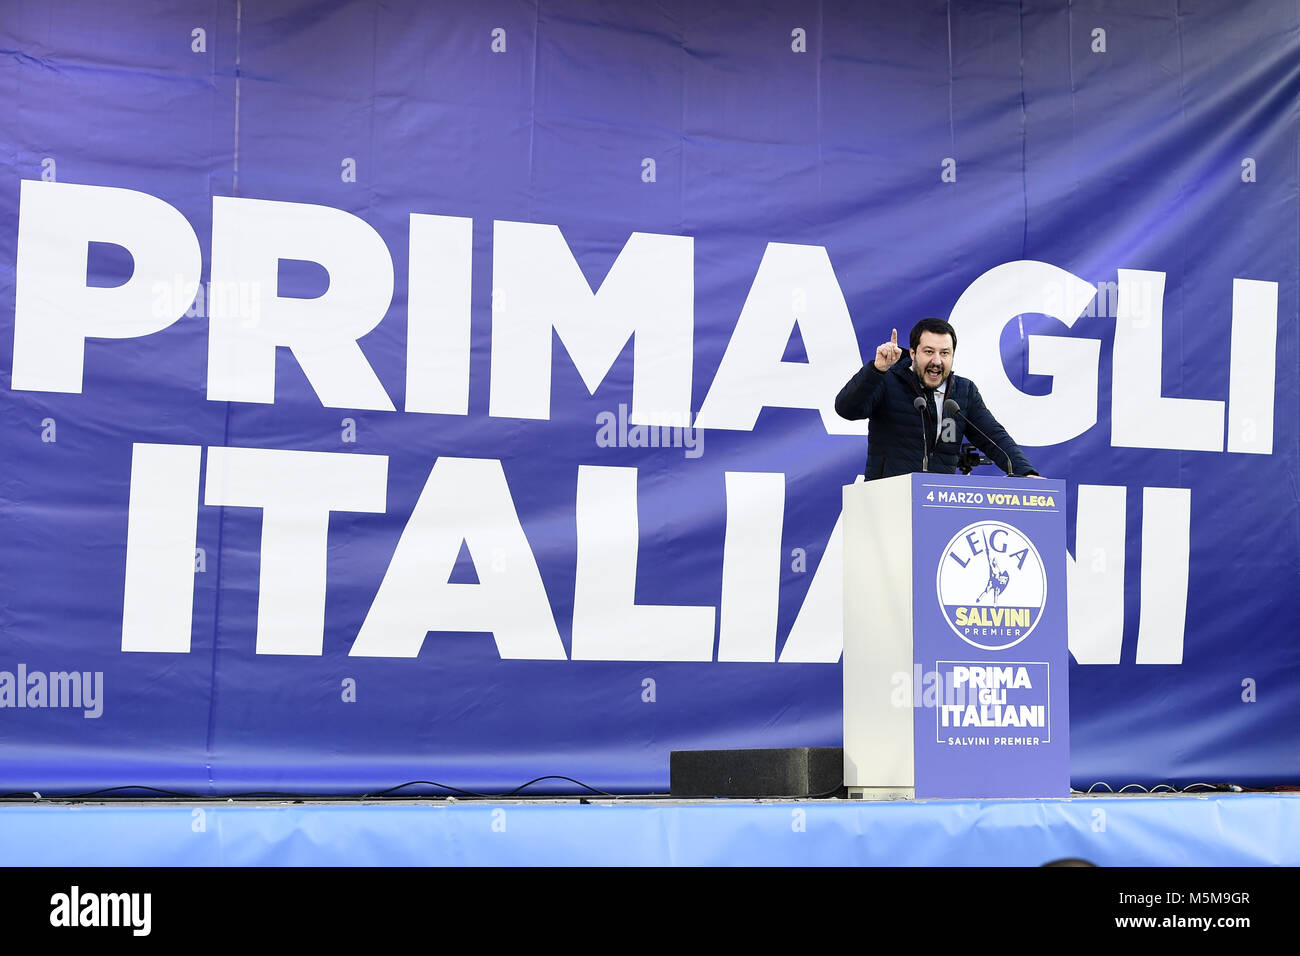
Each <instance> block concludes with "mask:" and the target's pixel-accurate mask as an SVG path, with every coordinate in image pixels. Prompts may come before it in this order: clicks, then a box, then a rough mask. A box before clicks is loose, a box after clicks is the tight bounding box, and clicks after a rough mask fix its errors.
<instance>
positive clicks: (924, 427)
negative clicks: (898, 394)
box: [912, 396, 930, 471]
mask: <svg viewBox="0 0 1300 956" xmlns="http://www.w3.org/2000/svg"><path fill="white" fill-rule="evenodd" d="M929 404H930V403H929V402H927V401H926V400H925V399H924V398H921V397H920V396H918V397H917V398H916V400H915V401H914V402H912V407H913V408H915V409H916V410H917V411H918V412H920V413H921V470H922V471H929V470H930V434H929V430H930V415H929V413H928V412H927V411H926V410H925V406H926V405H929Z"/></svg>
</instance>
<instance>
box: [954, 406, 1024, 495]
mask: <svg viewBox="0 0 1300 956" xmlns="http://www.w3.org/2000/svg"><path fill="white" fill-rule="evenodd" d="M943 410H944V411H945V412H947V413H948V414H949V415H960V416H961V417H962V418H963V419H965V421H966V424H967V425H969V426H970V427H971V428H973V429H975V431H977V432H979V434H980V437H981V438H983V439H984V440H985V441H986V442H988V443H989V445H991V446H992V447H994V448H996V449H997V450H998V451H1000V452H1002V457H1003V458H1005V459H1006V460H1007V464H1006V469H1005V470H1006V473H1007V477H1008V478H1010V477H1011V473H1012V472H1013V471H1015V469H1014V468H1012V467H1011V456H1010V455H1008V454H1007V453H1006V451H1005V450H1003V448H1002V446H1001V445H999V444H998V443H997V442H995V441H994V440H993V439H992V438H990V437H989V436H988V435H985V434H984V430H983V429H981V428H980V427H979V426H978V425H976V424H975V423H974V422H973V421H971V420H970V418H969V417H967V415H966V413H965V412H963V411H962V410H961V406H960V405H958V404H957V402H956V401H955V400H953V399H951V398H949V399H946V400H945V401H944V403H943ZM998 466H999V467H1001V463H1000V462H999V463H998Z"/></svg>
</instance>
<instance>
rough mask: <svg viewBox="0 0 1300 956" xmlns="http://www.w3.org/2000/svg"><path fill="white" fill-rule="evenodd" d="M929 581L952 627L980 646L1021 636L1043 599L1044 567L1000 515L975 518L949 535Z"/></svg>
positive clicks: (997, 645) (989, 647)
mask: <svg viewBox="0 0 1300 956" xmlns="http://www.w3.org/2000/svg"><path fill="white" fill-rule="evenodd" d="M935 583H936V586H937V588H938V591H939V607H940V609H941V610H942V611H943V616H944V619H945V620H947V622H948V626H949V627H951V628H952V629H953V633H955V634H956V635H957V636H958V637H960V638H961V639H962V640H963V641H965V642H966V643H967V644H970V645H972V646H973V647H978V648H982V649H983V650H986V651H1000V650H1002V649H1004V648H1007V647H1012V646H1014V645H1016V644H1019V643H1020V642H1021V641H1023V640H1024V639H1025V638H1026V637H1028V636H1029V635H1030V633H1031V632H1032V631H1033V629H1034V628H1035V627H1037V626H1038V621H1039V618H1041V617H1042V615H1043V607H1044V606H1045V605H1046V603H1047V572H1046V571H1045V570H1044V569H1043V559H1042V557H1041V556H1040V555H1039V553H1038V549H1037V548H1035V547H1034V543H1033V542H1032V541H1030V540H1029V539H1028V538H1027V537H1025V535H1024V534H1023V533H1022V532H1021V531H1020V530H1019V529H1017V528H1014V527H1012V526H1011V525H1009V524H1006V523H1004V522H1001V521H977V522H975V523H974V524H970V525H967V526H966V527H964V528H962V529H961V530H960V531H958V532H957V533H956V534H955V535H953V537H952V540H951V541H949V542H948V544H947V546H946V547H945V548H944V549H943V554H942V555H940V557H939V568H938V573H937V574H936V575H935Z"/></svg>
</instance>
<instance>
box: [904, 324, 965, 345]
mask: <svg viewBox="0 0 1300 956" xmlns="http://www.w3.org/2000/svg"><path fill="white" fill-rule="evenodd" d="M922 332H933V333H934V334H935V335H951V336H952V350H953V351H954V352H955V351H957V333H956V332H954V331H953V328H952V326H951V325H949V324H948V323H947V322H945V321H944V320H943V319H935V318H929V319H922V320H921V321H920V322H918V323H916V325H914V326H912V334H911V335H910V336H909V339H910V341H911V343H912V349H913V350H915V349H916V347H917V346H918V345H920V344H921V333H922Z"/></svg>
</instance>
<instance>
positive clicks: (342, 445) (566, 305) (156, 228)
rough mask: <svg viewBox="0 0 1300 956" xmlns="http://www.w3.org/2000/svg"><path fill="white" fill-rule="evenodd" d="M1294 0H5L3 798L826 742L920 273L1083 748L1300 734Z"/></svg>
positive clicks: (1278, 739)
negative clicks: (1052, 524)
mask: <svg viewBox="0 0 1300 956" xmlns="http://www.w3.org/2000/svg"><path fill="white" fill-rule="evenodd" d="M1298 27H1300V24H1298V23H1297V10H1296V7H1295V5H1294V4H1289V3H1282V2H1272V0H1249V2H1243V3H1234V4H1225V3H1214V2H1209V0H1199V2H1186V0H1182V2H1179V3H1177V4H1169V3H1157V2H1154V0H1141V2H1133V3H1124V4H1114V3H1108V2H1101V0H1093V2H1087V0H1085V2H1070V3H1067V2H1065V0H1056V2H1047V0H1026V2H1016V3H1012V2H992V0H985V2H974V0H970V2H947V3H945V2H932V3H928V4H927V3H885V2H872V3H853V2H847V0H845V2H831V0H826V2H821V3H812V4H809V3H805V2H793V0H789V2H785V0H774V2H768V3H762V4H758V3H738V2H708V0H704V2H692V3H677V2H669V3H658V4H654V5H648V6H628V5H626V4H615V3H608V2H598V0H567V2H566V0H535V2H529V3H526V2H522V0H520V2H507V0H500V2H486V3H479V4H473V5H465V4H456V3H450V2H439V3H419V2H415V0H411V2H400V3H385V4H379V3H373V2H371V3H364V2H337V3H325V4H322V3H307V2H288V0H285V2H268V3H256V2H248V3H245V2H242V0H218V2H207V3H187V2H179V0H178V2H173V3H167V2H151V3H142V4H137V5H134V6H133V9H131V10H122V9H116V8H115V9H111V10H110V9H108V8H104V7H102V6H100V5H95V4H89V3H83V2H72V0H56V2H51V3H40V4H37V3H31V4H20V3H15V4H8V5H6V8H5V10H4V13H3V15H2V16H0V52H2V54H3V55H2V56H0V103H2V104H3V106H0V110H2V113H0V115H2V116H3V122H2V123H0V130H3V132H2V133H0V137H2V140H0V145H3V150H0V164H3V173H2V175H3V182H0V223H3V229H0V323H2V325H0V429H3V439H4V444H3V448H4V455H3V464H2V465H0V748H2V749H0V752H2V753H3V759H2V760H0V791H28V790H37V789H39V790H41V791H42V792H62V793H72V792H84V791H89V790H93V789H96V788H103V787H112V786H119V785H149V786H153V787H158V788H161V789H165V790H172V791H179V792H191V793H213V792H216V793H233V792H247V791H260V790H275V791H288V792H318V791H325V792H358V791H376V790H379V789H382V788H386V787H392V786H395V785H398V784H402V783H404V782H407V781H415V780H421V781H437V782H439V783H444V784H450V785H454V786H456V787H460V788H464V789H467V790H476V791H503V790H506V789H509V788H512V787H514V786H517V785H519V784H522V783H524V782H526V781H528V780H530V779H531V778H534V777H539V776H543V775H564V776H567V777H570V778H576V779H578V780H581V781H583V782H585V783H586V784H589V785H591V786H593V787H597V788H600V789H604V790H610V791H623V792H628V791H646V790H663V789H666V787H667V781H668V753H669V751H670V750H674V749H697V748H743V747H779V746H795V745H798V746H807V745H838V743H839V742H840V734H841V728H840V681H841V677H840V667H839V659H840V652H841V645H842V635H841V623H840V597H841V589H842V585H841V582H840V572H841V558H840V555H841V532H840V530H839V507H840V504H839V503H840V487H841V485H843V484H845V483H847V482H849V481H851V480H853V477H854V476H855V475H856V474H860V473H861V468H862V463H863V460H864V457H865V438H864V434H865V430H864V429H863V427H862V426H861V423H851V422H847V421H844V420H841V419H839V418H838V417H837V416H836V415H835V413H834V409H833V402H834V397H835V395H836V393H837V392H838V390H839V388H840V387H841V386H842V385H843V384H844V382H845V381H846V380H847V379H848V378H849V377H850V376H851V375H852V374H853V373H854V372H855V371H856V370H857V369H858V368H859V367H860V365H861V363H862V360H863V356H868V357H869V356H870V355H871V354H872V353H873V352H874V349H875V347H876V345H877V344H878V343H880V342H882V341H885V340H886V339H887V338H888V337H889V331H890V329H891V328H894V327H897V328H898V329H900V330H906V329H908V328H910V327H911V325H912V323H913V322H914V321H915V320H916V319H918V318H920V317H922V316H926V315H940V316H945V317H949V318H950V319H951V321H952V322H953V324H954V326H955V327H956V329H957V332H958V337H959V345H958V349H957V352H956V359H955V364H954V368H955V370H956V371H957V372H958V373H960V374H962V375H965V376H967V377H970V378H972V379H974V380H975V381H976V382H977V383H978V384H979V387H980V389H981V391H982V393H983V395H984V398H985V400H986V401H987V403H988V405H989V407H990V408H991V409H992V411H993V412H994V414H995V415H997V416H998V418H999V419H1000V420H1001V422H1002V423H1003V424H1004V425H1005V426H1006V427H1007V429H1008V431H1009V432H1010V433H1011V434H1012V435H1013V436H1014V437H1015V438H1016V439H1017V440H1018V441H1019V443H1020V444H1021V445H1022V446H1024V448H1025V449H1026V452H1027V454H1028V455H1029V457H1030V459H1031V461H1032V462H1033V463H1034V465H1035V467H1036V468H1037V469H1038V470H1039V471H1040V472H1041V473H1042V474H1044V475H1047V476H1051V477H1055V478H1063V479H1065V481H1066V482H1067V487H1068V489H1069V492H1068V500H1067V504H1066V507H1067V514H1066V525H1067V542H1068V545H1069V550H1070V555H1069V557H1068V559H1067V567H1066V574H1067V579H1068V586H1069V612H1070V619H1069V631H1070V650H1071V655H1072V658H1073V663H1072V664H1071V667H1070V700H1071V714H1070V717H1071V741H1072V751H1071V774H1072V778H1073V782H1074V784H1075V785H1076V786H1081V787H1087V786H1090V785H1092V784H1094V783H1096V782H1103V781H1104V782H1106V783H1107V784H1110V785H1112V786H1114V787H1116V788H1118V787H1119V786H1122V785H1125V784H1129V783H1141V784H1145V785H1153V784H1158V783H1173V784H1188V783H1192V782H1198V781H1204V782H1218V781H1231V782H1234V783H1238V784H1242V785H1267V784H1269V783H1275V782H1279V781H1282V780H1288V779H1294V777H1295V775H1296V772H1297V771H1300V753H1297V751H1296V749H1295V747H1294V734H1293V731H1292V728H1294V727H1295V726H1296V724H1297V721H1298V720H1300V682H1297V680H1296V679H1295V674H1296V669H1297V663H1298V659H1297V650H1296V643H1295V641H1294V640H1293V632H1294V630H1295V628H1294V625H1293V624H1292V623H1291V622H1292V621H1293V620H1294V619H1295V618H1296V616H1297V613H1298V612H1300V598H1298V597H1297V588H1296V583H1297V572H1300V558H1298V557H1297V555H1298V554H1300V493H1298V492H1297V487H1296V472H1297V462H1298V460H1300V432H1298V430H1297V424H1296V421H1297V417H1296V414H1295V411H1296V404H1297V403H1296V398H1295V396H1296V394H1297V390H1296V386H1297V384H1298V383H1297V378H1298V377H1300V351H1298V348H1297V336H1296V321H1295V320H1296V317H1297V308H1298V306H1297V298H1296V288H1297V281H1296V280H1297V272H1298V271H1300V228H1298V227H1297V223H1300V204H1298V202H1297V192H1298V187H1300V181H1298V179H1297V170H1298V169H1300V156H1298V155H1297V142H1298V137H1297V132H1298V131H1300V129H1298V125H1300V124H1298V123H1297V105H1296V104H1297V103H1298V102H1300V97H1298V95H1297V94H1300V74H1297V72H1296V70H1295V68H1294V65H1295V63H1296V62H1297V55H1298V54H1300V40H1297V37H1298V36H1300V31H1298V29H1297V28H1298ZM985 471H987V472H988V473H989V474H996V473H997V472H996V470H993V469H985ZM573 786H574V785H573V784H571V783H569V782H566V781H563V780H552V781H549V782H546V783H544V784H541V785H539V788H540V789H547V788H549V789H552V790H566V789H571V788H572V787H573ZM417 789H418V788H417Z"/></svg>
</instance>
